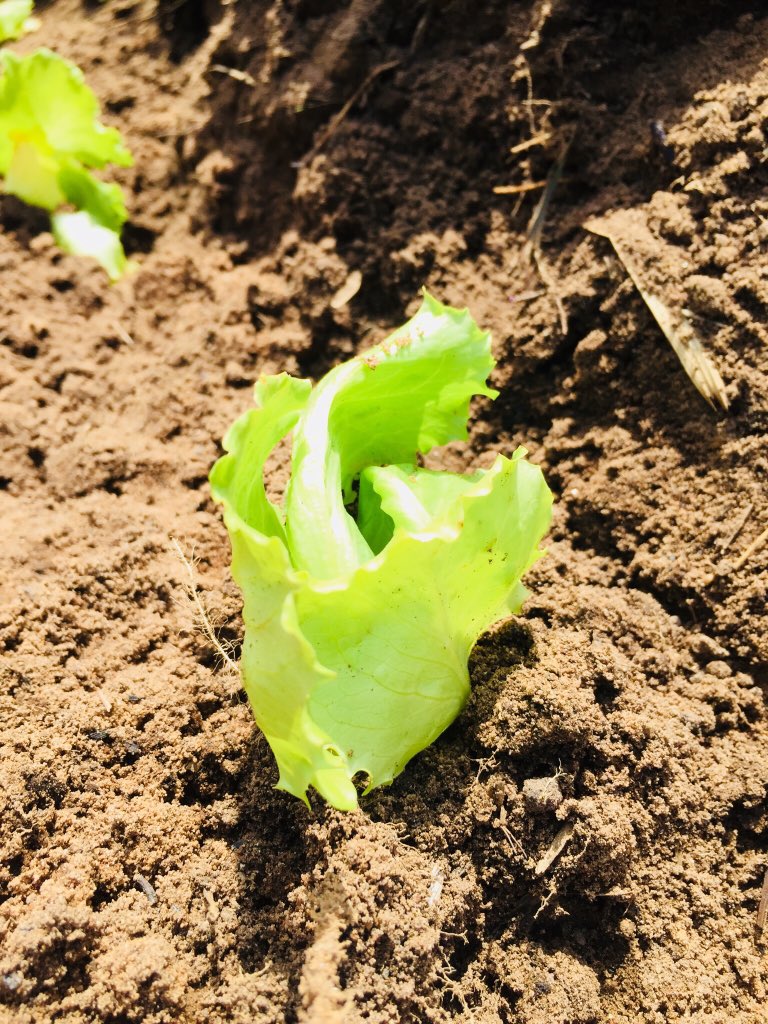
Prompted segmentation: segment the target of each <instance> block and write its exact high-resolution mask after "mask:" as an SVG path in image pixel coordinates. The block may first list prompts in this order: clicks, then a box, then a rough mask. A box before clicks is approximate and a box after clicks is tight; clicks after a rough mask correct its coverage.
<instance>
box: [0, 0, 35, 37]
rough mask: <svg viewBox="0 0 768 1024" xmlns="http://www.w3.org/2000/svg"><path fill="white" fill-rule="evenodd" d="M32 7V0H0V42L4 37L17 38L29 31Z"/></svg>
mask: <svg viewBox="0 0 768 1024" xmlns="http://www.w3.org/2000/svg"><path fill="white" fill-rule="evenodd" d="M33 7H34V2H33V0H1V2H0V43H4V42H5V41H6V39H18V38H19V36H22V35H24V33H25V32H28V31H29V29H30V21H31V19H30V15H31V14H32V8H33Z"/></svg>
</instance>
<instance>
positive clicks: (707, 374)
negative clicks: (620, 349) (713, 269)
mask: <svg viewBox="0 0 768 1024" xmlns="http://www.w3.org/2000/svg"><path fill="white" fill-rule="evenodd" d="M584 227H585V228H586V229H587V231H591V232H592V233H593V234H595V235H601V236H602V237H603V238H607V239H608V241H609V242H610V243H611V245H612V246H613V248H614V251H615V253H616V255H617V256H618V257H619V260H620V261H621V262H622V264H623V265H624V269H625V270H626V272H627V274H628V275H629V277H630V278H631V280H632V283H633V284H634V286H635V288H637V290H638V292H639V293H640V297H641V298H642V300H643V302H644V303H645V304H646V306H647V307H648V309H649V310H650V311H651V315H652V316H653V318H654V320H655V321H656V323H657V324H658V325H659V327H660V328H661V331H662V334H663V335H664V337H665V338H666V339H667V341H668V342H669V344H670V345H671V346H672V349H673V351H674V353H675V355H676V356H677V358H678V359H679V360H680V362H681V363H682V366H683V369H684V370H685V372H686V373H687V374H688V376H689V377H690V379H691V382H692V383H693V385H694V387H695V388H696V390H697V391H698V392H699V394H700V395H702V397H703V398H705V399H706V400H707V402H709V404H710V405H711V406H712V407H713V408H714V405H715V402H718V403H719V404H720V405H721V406H722V408H723V409H727V408H728V405H729V402H728V395H727V394H726V393H725V384H724V383H723V378H722V377H721V376H720V373H719V372H718V369H717V367H716V366H715V364H714V363H713V361H712V359H711V358H710V356H709V355H708V353H707V352H706V350H705V349H704V346H703V345H702V343H701V339H700V338H699V336H698V335H697V334H696V332H695V331H694V329H693V325H692V324H691V322H690V320H688V319H687V317H686V316H685V314H684V313H683V312H682V311H680V312H675V311H673V310H672V309H670V307H669V306H668V305H667V304H666V303H665V302H664V301H663V300H662V299H660V298H659V297H658V295H654V294H652V293H651V292H650V291H649V290H648V289H647V288H646V287H645V285H644V284H643V281H642V280H641V277H640V274H639V273H638V270H637V266H636V264H635V263H634V261H633V260H632V258H631V257H630V256H629V254H628V252H627V250H626V248H625V246H624V245H623V243H622V242H620V241H619V239H618V238H617V237H616V235H615V234H613V233H612V232H611V231H610V230H608V228H607V227H606V225H605V222H604V221H602V220H600V219H594V220H590V221H587V223H586V224H585V225H584Z"/></svg>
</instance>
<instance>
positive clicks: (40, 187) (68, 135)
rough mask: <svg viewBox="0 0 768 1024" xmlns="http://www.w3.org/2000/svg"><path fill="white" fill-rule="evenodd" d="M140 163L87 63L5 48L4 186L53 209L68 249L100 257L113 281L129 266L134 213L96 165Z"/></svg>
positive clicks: (1, 63) (0, 122)
mask: <svg viewBox="0 0 768 1024" xmlns="http://www.w3.org/2000/svg"><path fill="white" fill-rule="evenodd" d="M132 162H133V161H132V158H131V154H130V153H129V152H128V150H127V149H126V148H125V146H124V145H123V142H122V140H121V138H120V133H119V132H118V131H117V129H116V128H107V127H105V126H104V125H103V124H101V122H100V121H99V104H98V101H97V99H96V97H95V96H94V94H93V93H92V92H91V90H90V89H89V88H88V86H87V85H86V84H85V82H84V80H83V76H82V73H81V71H80V70H79V68H77V67H76V66H75V65H74V64H71V63H70V62H69V61H67V60H64V58H63V57H59V56H58V55H57V54H55V53H52V52H51V51H50V50H46V49H41V50H37V51H36V52H35V53H32V54H30V55H29V56H26V57H19V56H17V55H16V54H14V53H11V52H10V51H8V50H2V51H0V177H2V179H3V183H2V186H3V191H5V192H7V193H9V194H10V195H14V196H17V197H18V198H19V199H22V200H24V202H26V203H30V204H32V205H33V206H40V207H42V208H43V209H45V210H49V211H51V228H52V231H53V235H54V238H55V239H56V241H57V243H58V244H59V245H60V246H61V248H62V249H64V250H65V251H67V252H71V253H75V254H77V255H81V256H91V257H93V258H94V259H95V260H97V261H98V262H99V263H100V264H101V266H102V267H103V268H104V269H105V270H106V272H107V274H108V275H109V277H110V279H111V280H113V281H114V280H117V279H118V278H119V277H121V276H122V275H123V274H124V273H125V271H126V269H127V267H128V262H127V260H126V257H125V252H124V251H123V246H122V243H121V241H120V232H121V230H122V227H123V224H124V223H125V221H126V219H127V213H126V209H125V203H124V201H123V193H122V191H121V189H120V187H119V185H116V184H113V183H110V182H104V181H101V180H100V179H99V178H97V177H96V176H95V175H94V174H93V173H92V170H93V169H101V168H103V167H105V166H106V165H107V164H118V165H120V166H122V167H128V166H130V165H131V163H132Z"/></svg>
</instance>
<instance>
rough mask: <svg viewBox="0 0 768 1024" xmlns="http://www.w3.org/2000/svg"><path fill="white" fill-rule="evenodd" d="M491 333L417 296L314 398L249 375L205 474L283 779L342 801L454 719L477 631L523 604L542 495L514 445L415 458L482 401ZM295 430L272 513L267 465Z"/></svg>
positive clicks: (341, 804) (488, 392) (353, 800)
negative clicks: (238, 409) (509, 452)
mask: <svg viewBox="0 0 768 1024" xmlns="http://www.w3.org/2000/svg"><path fill="white" fill-rule="evenodd" d="M493 365H494V361H493V358H492V356H491V351H490V335H489V334H487V333H485V332H483V331H481V330H480V329H479V328H478V327H477V325H476V324H475V322H474V321H473V320H472V318H471V317H470V315H469V313H468V312H467V310H457V309H452V308H451V307H449V306H443V305H441V303H439V302H438V301H437V300H436V299H434V298H433V297H432V296H431V295H429V294H428V293H427V292H426V291H425V292H424V301H423V303H422V306H421V308H420V309H419V311H418V312H417V313H416V315H415V316H414V317H413V318H412V319H411V320H409V321H408V323H406V324H405V325H404V326H402V327H400V328H399V329H398V330H396V331H395V332H394V333H393V334H392V335H390V336H389V337H388V338H387V339H386V340H385V341H383V342H382V343H381V344H380V345H377V346H376V347H375V348H373V349H371V350H370V351H368V352H367V353H364V354H363V355H360V356H357V357H356V358H354V359H351V360H350V361H349V362H346V363H343V364H341V365H339V366H337V367H335V369H333V370H331V372H330V373H328V374H327V375H326V376H325V377H324V378H323V379H322V380H321V381H320V382H319V383H318V384H317V385H316V386H315V387H313V386H312V384H311V382H310V381H308V380H298V379H296V378H293V377H290V376H288V375H287V374H285V373H281V374H279V375H277V376H272V377H263V378H262V379H261V380H260V381H259V383H258V384H257V385H256V388H255V395H256V407H255V408H252V409H250V410H249V411H248V412H246V413H245V415H244V416H242V417H241V418H240V419H238V420H237V421H236V422H235V423H234V425H233V426H232V427H231V428H230V430H229V432H228V433H227V435H226V437H225V439H224V448H225V450H226V452H227V454H226V455H224V456H223V457H222V458H221V459H219V461H218V462H217V463H216V464H215V466H214V467H213V469H212V471H211V476H210V481H211V488H212V492H213V495H214V498H215V499H216V500H217V501H219V502H221V503H222V505H223V507H224V520H225V523H226V525H227V529H228V531H229V535H230V539H231V543H232V574H233V576H234V578H235V580H236V581H237V583H238V584H239V586H240V589H241V590H242V593H243V601H244V611H243V618H244V623H245V639H244V646H243V654H242V665H241V668H242V675H243V682H244V686H245V690H246V692H247V694H248V697H249V700H250V702H251V705H252V708H253V711H254V715H255V718H256V721H257V723H258V725H259V726H260V728H261V729H262V731H263V732H264V735H265V736H266V738H267V740H268V741H269V744H270V746H271V748H272V751H273V752H274V755H275V758H276V760H277V763H278V767H279V770H280V779H279V782H278V788H280V789H284V790H287V791H288V792H289V793H293V794H294V795H295V796H297V797H299V798H301V799H303V800H304V801H305V802H306V800H307V796H306V791H307V788H308V787H309V786H313V787H314V788H315V789H316V790H317V791H318V792H319V793H320V794H321V795H322V796H323V797H324V798H325V799H326V800H327V801H328V802H329V803H331V804H333V806H335V807H337V808H339V809H342V810H349V809H352V808H354V807H356V806H357V790H356V787H355V784H354V780H355V777H356V776H358V775H360V774H362V775H363V776H364V777H365V778H366V779H367V789H366V792H368V791H369V790H371V789H372V788H374V787H375V786H381V785H383V784H385V783H389V782H391V781H392V779H393V778H394V777H395V776H396V775H397V774H399V772H401V771H402V770H403V768H404V767H405V765H406V763H407V762H408V761H409V760H410V758H412V757H413V756H414V755H415V754H417V753H418V752H419V751H421V750H423V749H424V748H425V747H426V746H428V745H429V744H430V743H431V742H432V741H433V740H434V739H436V737H437V736H439V735H440V733H441V732H442V731H443V730H444V729H445V728H446V727H447V726H448V725H450V723H451V722H452V721H453V720H454V718H455V717H456V716H457V715H458V713H459V712H460V711H461V709H462V707H463V705H464V703H465V701H466V699H467V696H468V694H469V673H468V669H467V662H468V658H469V654H470V651H471V649H472V647H473V645H474V643H475V641H476V640H477V638H478V637H479V636H480V634H481V633H482V632H483V631H484V630H485V629H487V628H488V627H489V626H490V625H492V624H493V623H495V622H497V621H498V620H499V619H502V618H504V617H505V616H508V615H509V614H510V613H512V612H518V611H519V610H520V607H521V605H522V603H523V601H524V599H525V597H526V595H527V591H526V590H525V588H524V587H523V585H522V582H521V578H522V576H523V575H524V573H525V572H526V570H527V569H528V568H529V567H530V566H531V565H532V564H533V563H534V562H535V561H536V560H537V559H538V558H539V557H540V556H541V554H542V552H541V551H540V550H539V542H540V541H541V539H542V537H543V536H544V534H545V533H546V531H547V528H548V526H549V521H550V514H551V504H552V495H551V493H550V491H549V489H548V487H547V485H546V483H545V482H544V478H543V476H542V473H541V471H540V470H539V469H538V468H537V467H536V466H533V465H531V464H530V463H529V462H527V461H526V460H525V457H524V456H525V455H526V450H525V449H524V448H518V449H517V451H515V453H514V454H513V456H512V458H511V459H509V458H506V457H505V456H503V455H498V456H497V457H496V460H495V462H494V463H493V465H492V466H491V468H490V469H488V470H486V471H483V470H478V471H476V472H474V473H470V474H467V475H465V476H462V475H457V474H453V473H447V472H438V471H433V470H428V469H423V468H421V467H420V466H419V465H418V456H419V453H427V452H429V451H430V450H431V449H432V448H434V447H435V446H437V445H443V444H446V443H447V442H449V441H453V440H458V439H466V437H467V429H466V424H467V419H468V415H469V402H470V399H471V398H472V396H473V395H485V396H487V397H489V398H495V397H496V395H497V392H496V391H494V390H492V389H491V388H489V387H488V386H487V384H486V378H487V376H488V374H489V373H490V371H491V369H492V367H493ZM290 431H293V448H292V461H291V478H290V482H289V484H288V487H287V490H286V494H285V500H284V504H283V506H282V507H277V506H276V505H274V504H273V503H272V502H270V501H269V500H268V499H267V497H266V493H265V490H264V478H263V472H264V464H265V461H266V459H267V457H268V456H269V454H270V452H271V451H272V449H273V448H274V447H275V445H276V444H277V443H278V442H279V441H280V440H281V439H282V438H283V437H285V436H286V435H287V434H288V433H289V432H290Z"/></svg>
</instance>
